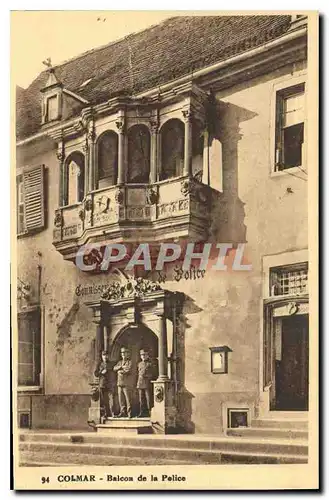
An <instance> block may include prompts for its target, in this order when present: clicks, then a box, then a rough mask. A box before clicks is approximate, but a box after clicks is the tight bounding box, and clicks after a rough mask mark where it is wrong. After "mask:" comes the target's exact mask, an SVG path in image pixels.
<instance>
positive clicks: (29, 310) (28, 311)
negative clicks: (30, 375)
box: [16, 305, 44, 392]
mask: <svg viewBox="0 0 329 500" xmlns="http://www.w3.org/2000/svg"><path fill="white" fill-rule="evenodd" d="M36 313H38V315H39V328H40V335H39V338H40V354H39V356H40V360H39V363H40V373H39V384H38V385H22V384H19V378H18V377H19V362H18V353H19V344H20V340H19V331H18V320H19V317H22V316H27V315H32V314H36ZM43 332H44V311H43V308H42V307H41V306H40V305H33V306H29V307H26V308H24V309H21V310H20V311H18V313H17V377H16V381H17V391H18V392H40V391H42V390H43V386H44V334H43Z"/></svg>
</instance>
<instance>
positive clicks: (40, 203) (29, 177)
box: [23, 165, 45, 232]
mask: <svg viewBox="0 0 329 500" xmlns="http://www.w3.org/2000/svg"><path fill="white" fill-rule="evenodd" d="M44 170H45V169H44V165H39V166H37V167H34V168H32V169H29V170H27V171H25V172H24V174H23V183H24V205H25V228H26V231H27V232H29V231H32V230H34V229H43V228H44V227H45V193H44Z"/></svg>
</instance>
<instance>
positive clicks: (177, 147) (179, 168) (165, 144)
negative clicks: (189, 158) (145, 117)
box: [160, 118, 184, 180]
mask: <svg viewBox="0 0 329 500" xmlns="http://www.w3.org/2000/svg"><path fill="white" fill-rule="evenodd" d="M183 168H184V124H183V123H182V122H181V121H180V120H177V119H176V118H173V119H171V120H168V121H167V122H166V123H165V124H164V125H163V127H162V128H161V175H160V178H161V180H163V179H170V178H171V177H179V176H181V175H183Z"/></svg>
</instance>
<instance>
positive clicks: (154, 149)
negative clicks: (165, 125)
mask: <svg viewBox="0 0 329 500" xmlns="http://www.w3.org/2000/svg"><path fill="white" fill-rule="evenodd" d="M158 150H159V124H158V122H156V121H154V122H151V165H150V184H152V183H153V182H156V181H157V180H158V174H157V170H158Z"/></svg>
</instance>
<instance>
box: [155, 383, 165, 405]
mask: <svg viewBox="0 0 329 500" xmlns="http://www.w3.org/2000/svg"><path fill="white" fill-rule="evenodd" d="M154 399H155V401H156V402H157V403H162V401H163V387H162V386H161V385H158V386H156V387H155V390H154Z"/></svg>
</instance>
